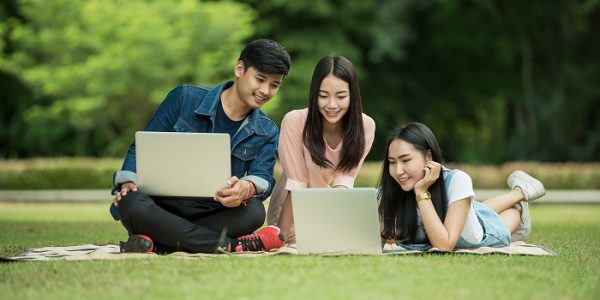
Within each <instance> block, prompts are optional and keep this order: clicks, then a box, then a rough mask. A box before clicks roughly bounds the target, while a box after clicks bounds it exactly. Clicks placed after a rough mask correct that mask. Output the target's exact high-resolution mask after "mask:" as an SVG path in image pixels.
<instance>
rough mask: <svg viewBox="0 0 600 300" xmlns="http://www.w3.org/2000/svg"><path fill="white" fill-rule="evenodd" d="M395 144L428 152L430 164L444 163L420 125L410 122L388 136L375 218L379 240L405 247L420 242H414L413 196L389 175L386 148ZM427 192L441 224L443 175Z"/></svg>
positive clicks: (444, 206)
mask: <svg viewBox="0 0 600 300" xmlns="http://www.w3.org/2000/svg"><path fill="white" fill-rule="evenodd" d="M395 140H403V141H405V142H407V143H409V144H411V145H412V146H413V147H414V148H415V149H416V150H417V151H420V152H421V153H422V154H423V155H426V154H427V151H431V156H432V159H433V161H436V162H439V163H443V162H444V159H443V157H442V151H441V149H440V145H439V144H438V141H437V139H436V138H435V135H434V134H433V132H432V131H431V129H429V127H427V126H425V124H422V123H418V122H410V123H408V124H406V125H404V126H402V127H400V128H397V129H395V130H394V131H393V132H392V134H391V136H390V139H389V140H388V143H387V148H386V150H385V157H384V158H383V166H382V168H381V177H380V179H379V184H378V185H379V188H378V196H379V199H380V200H381V202H380V204H379V217H380V219H381V221H382V222H383V231H382V232H381V236H382V237H383V238H384V239H396V240H401V241H403V243H406V244H411V243H422V241H416V240H415V233H416V230H417V204H416V201H415V193H414V192H412V191H408V192H405V191H404V190H402V188H401V187H400V185H399V184H398V182H396V180H394V178H393V177H392V176H391V175H390V171H389V166H390V162H389V160H388V156H389V152H390V144H391V143H392V142H393V141H395ZM429 192H430V194H431V201H432V203H433V206H434V207H435V211H436V212H437V214H438V216H439V217H440V220H442V223H443V222H444V219H445V217H446V211H447V209H448V203H447V200H446V189H445V187H444V176H443V174H440V177H438V179H437V180H436V181H435V182H434V183H433V185H431V186H430V187H429ZM427 243H429V241H427Z"/></svg>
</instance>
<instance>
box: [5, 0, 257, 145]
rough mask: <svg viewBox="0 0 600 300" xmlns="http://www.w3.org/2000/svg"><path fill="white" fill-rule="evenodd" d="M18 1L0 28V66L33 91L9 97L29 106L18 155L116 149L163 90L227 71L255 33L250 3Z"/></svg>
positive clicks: (203, 82)
mask: <svg viewBox="0 0 600 300" xmlns="http://www.w3.org/2000/svg"><path fill="white" fill-rule="evenodd" d="M19 5H20V6H19V11H20V13H21V14H22V15H23V18H22V19H18V18H13V19H11V20H9V21H8V22H6V23H5V24H3V28H0V29H4V31H3V32H4V34H3V35H4V36H7V37H8V38H7V43H10V45H12V46H13V47H14V51H3V52H4V53H5V57H4V59H2V60H0V69H3V70H4V71H8V72H10V73H12V74H15V75H16V76H17V77H18V78H21V79H23V80H24V82H26V84H27V86H28V87H30V88H31V90H32V91H33V92H34V95H35V97H34V101H33V103H31V104H26V103H18V104H15V106H19V105H21V106H22V105H24V104H25V105H27V108H26V110H25V111H24V113H23V126H24V127H25V129H24V130H23V131H22V136H21V139H22V141H21V143H22V144H23V146H24V147H23V148H24V149H27V151H26V152H24V153H19V154H17V155H20V156H33V155H112V156H114V155H119V156H120V155H122V154H123V153H124V152H125V150H126V147H127V145H128V143H129V142H130V140H131V138H132V136H133V132H134V131H135V130H139V129H141V128H142V127H143V126H144V124H145V122H146V121H147V120H148V119H149V117H150V116H151V114H152V112H153V111H154V109H155V107H156V105H157V103H159V102H160V101H162V99H163V98H164V96H165V95H166V94H167V93H168V92H169V90H170V89H171V88H173V87H175V86H176V85H179V84H183V83H190V84H201V85H212V84H215V83H218V82H220V81H222V80H225V79H228V78H231V77H232V71H233V66H234V63H235V60H236V59H237V55H238V54H239V51H240V49H241V48H242V46H243V43H242V42H243V41H244V40H245V39H247V38H248V37H249V36H250V35H252V34H253V32H254V29H253V26H252V24H251V22H252V19H253V18H254V14H253V13H252V10H251V9H249V7H248V6H246V5H243V4H240V3H232V2H210V3H202V2H200V1H197V0H183V1H176V0H171V1H148V0H131V1H120V0H113V1H99V0H92V1H77V0H60V1H43V0H34V1H20V2H19ZM24 20H25V21H24ZM3 84H8V82H6V83H5V82H3ZM11 97H12V98H13V99H12V101H15V100H18V98H15V96H14V95H13V96H11ZM6 107H8V106H6V105H3V108H6ZM8 108H9V109H10V110H13V111H15V110H17V111H18V109H15V108H11V107H8ZM8 113H10V112H7V114H8ZM3 114H4V112H3ZM3 139H4V137H3ZM0 151H2V152H3V153H2V155H3V156H8V155H13V154H12V153H10V150H9V149H7V148H3V149H0Z"/></svg>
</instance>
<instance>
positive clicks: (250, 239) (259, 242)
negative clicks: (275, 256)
mask: <svg viewBox="0 0 600 300" xmlns="http://www.w3.org/2000/svg"><path fill="white" fill-rule="evenodd" d="M237 241H238V244H237V245H236V246H234V247H233V249H231V250H232V251H233V252H242V251H271V250H272V249H277V248H280V247H281V246H283V233H282V232H281V230H280V229H279V227H277V226H273V225H269V226H267V227H265V228H263V229H261V230H259V231H257V232H256V233H251V234H248V235H244V236H240V237H238V238H237Z"/></svg>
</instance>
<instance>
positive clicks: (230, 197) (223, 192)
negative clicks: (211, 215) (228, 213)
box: [214, 176, 256, 207]
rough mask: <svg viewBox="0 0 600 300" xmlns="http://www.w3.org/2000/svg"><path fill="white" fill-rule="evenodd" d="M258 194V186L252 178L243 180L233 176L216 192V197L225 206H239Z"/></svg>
mask: <svg viewBox="0 0 600 300" xmlns="http://www.w3.org/2000/svg"><path fill="white" fill-rule="evenodd" d="M254 194H256V188H255V187H254V184H253V183H252V182H251V181H250V180H241V179H239V178H237V176H232V177H231V178H229V180H227V186H226V187H224V188H222V189H220V190H218V191H217V192H216V193H215V196H214V199H215V201H217V202H220V203H221V204H222V205H223V206H225V207H238V206H240V205H242V204H245V202H246V201H247V200H248V199H250V197H252V196H254Z"/></svg>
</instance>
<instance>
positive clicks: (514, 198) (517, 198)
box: [481, 187, 525, 214]
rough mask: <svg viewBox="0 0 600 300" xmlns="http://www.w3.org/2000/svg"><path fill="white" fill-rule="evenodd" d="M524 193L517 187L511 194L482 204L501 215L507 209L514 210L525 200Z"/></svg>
mask: <svg viewBox="0 0 600 300" xmlns="http://www.w3.org/2000/svg"><path fill="white" fill-rule="evenodd" d="M524 199H525V198H524V196H523V192H522V191H521V188H519V187H515V188H514V189H513V190H512V191H510V192H509V193H506V194H503V195H500V196H497V197H494V198H490V199H487V200H485V201H483V202H481V203H483V204H485V205H487V206H489V207H490V208H491V209H493V210H494V211H495V212H496V213H498V214H501V213H502V212H504V211H506V210H507V209H511V208H513V207H514V206H515V205H516V204H518V203H519V202H521V201H522V200H524Z"/></svg>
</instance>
